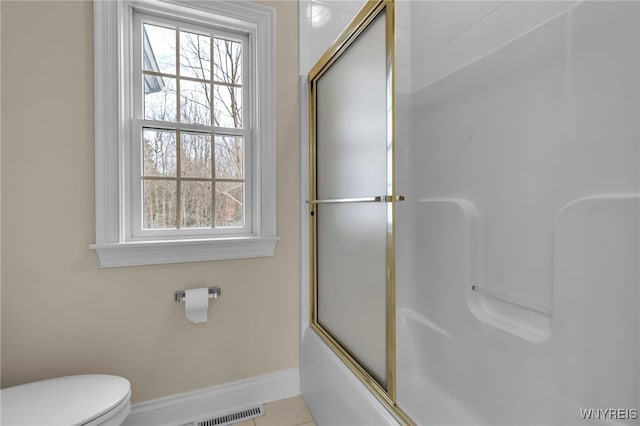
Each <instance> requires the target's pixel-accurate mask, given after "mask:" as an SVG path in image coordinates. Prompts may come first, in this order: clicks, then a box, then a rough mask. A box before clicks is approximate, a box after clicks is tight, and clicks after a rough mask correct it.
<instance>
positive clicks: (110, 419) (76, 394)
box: [0, 374, 131, 426]
mask: <svg viewBox="0 0 640 426" xmlns="http://www.w3.org/2000/svg"><path fill="white" fill-rule="evenodd" d="M130 399H131V385H130V384H129V381H128V380H127V379H124V378H122V377H118V376H109V375H105V374H83V375H79V376H67V377H59V378H57V379H49V380H42V381H39V382H33V383H27V384H24V385H19V386H13V387H10V388H6V389H2V390H1V391H0V403H1V406H0V408H1V410H0V413H1V414H0V418H1V420H0V424H1V425H3V426H27V425H28V426H72V425H74V426H75V425H83V426H97V425H102V426H119V425H121V424H122V422H123V421H124V419H125V418H126V417H127V415H128V414H129V410H130V409H131V401H130Z"/></svg>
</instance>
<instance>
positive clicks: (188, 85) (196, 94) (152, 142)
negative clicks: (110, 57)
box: [143, 26, 244, 228]
mask: <svg viewBox="0 0 640 426" xmlns="http://www.w3.org/2000/svg"><path fill="white" fill-rule="evenodd" d="M145 27H146V26H145ZM173 34H174V36H175V32H174V33H173ZM153 41H154V40H151V42H150V45H153ZM178 45H179V55H178V56H179V58H180V61H179V64H178V65H176V66H174V68H179V71H180V76H178V75H176V77H175V78H170V77H167V76H164V75H163V76H162V90H160V91H159V92H157V93H151V94H150V95H148V96H145V118H148V119H153V120H159V121H176V120H179V121H180V122H183V123H190V124H201V125H205V126H209V125H213V126H214V127H216V128H220V127H222V128H224V127H230V128H241V127H242V125H243V123H242V120H243V117H242V106H243V105H242V91H243V87H242V72H243V70H242V44H241V43H239V42H235V41H231V40H225V39H222V38H215V37H208V36H203V35H199V34H193V33H188V32H183V31H180V32H179V43H178ZM173 52H174V57H175V47H174V50H173ZM159 56H161V55H159ZM166 56H167V57H168V58H169V60H171V54H168V55H166ZM212 58H213V61H212V60H211V59H212ZM154 59H155V58H154ZM159 67H160V66H159ZM149 75H152V74H151V73H149ZM147 77H148V76H147V75H145V78H147ZM180 77H183V78H180ZM184 77H188V78H184ZM149 86H152V85H149ZM178 91H179V93H178ZM176 138H177V133H176V132H175V131H170V130H165V131H159V130H155V129H146V130H145V131H144V135H143V162H144V165H143V173H144V185H145V188H144V191H143V192H144V195H143V204H144V214H143V216H144V227H145V228H172V227H181V228H191V227H209V226H216V227H228V226H238V225H242V224H243V222H244V209H243V206H244V181H243V179H244V172H243V168H244V165H243V159H244V141H243V139H242V137H241V136H238V135H233V134H225V133H224V132H220V133H217V132H212V133H209V132H206V133H205V132H195V131H181V132H180V136H179V139H180V140H179V141H177V140H176ZM178 164H179V167H178V166H177V165H178ZM178 168H179V170H178ZM178 173H179V176H178ZM163 177H164V178H166V179H163ZM178 180H179V181H180V184H179V185H178V184H177V181H178ZM220 180H222V181H220ZM229 180H231V181H229ZM176 213H179V214H176ZM178 221H179V223H178Z"/></svg>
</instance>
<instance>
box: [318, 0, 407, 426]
mask: <svg viewBox="0 0 640 426" xmlns="http://www.w3.org/2000/svg"><path fill="white" fill-rule="evenodd" d="M383 11H384V12H386V23H385V25H386V67H387V70H386V71H387V79H386V91H387V138H386V140H387V187H388V188H389V189H390V191H391V194H387V195H386V196H385V199H384V200H376V201H384V202H386V203H387V237H386V241H387V244H386V342H387V344H386V348H387V353H386V360H387V362H386V370H387V371H386V376H387V377H386V384H387V387H386V389H385V387H383V386H382V385H381V384H380V383H378V381H377V380H376V379H375V378H374V377H373V376H372V375H371V374H370V373H369V372H368V371H367V370H366V369H365V368H363V367H362V365H360V363H358V361H357V360H356V359H355V358H354V357H353V356H352V355H351V354H350V353H349V352H348V351H347V350H346V349H345V348H344V347H343V346H342V345H341V344H340V343H338V341H336V340H335V339H334V338H333V336H331V334H330V333H329V332H328V331H327V330H326V329H325V328H324V327H323V326H322V325H320V323H319V322H318V309H317V300H318V299H317V296H318V287H317V276H318V269H317V251H316V247H317V221H316V216H315V210H316V203H315V201H316V200H317V194H316V112H315V111H316V84H317V81H318V80H319V79H320V77H322V75H323V74H324V73H325V72H326V71H327V70H328V69H329V68H330V67H331V65H332V64H333V63H334V62H335V61H336V60H337V59H338V58H339V57H340V56H341V55H342V54H343V53H344V52H345V51H346V50H347V49H348V47H349V46H350V45H351V44H352V43H353V42H354V41H355V40H356V39H357V38H358V36H359V35H360V34H362V32H363V31H364V30H365V29H366V28H367V27H368V25H369V24H370V23H371V22H373V21H374V20H375V19H376V18H377V17H378V16H379V15H380V14H381V13H382V12H383ZM395 92H396V91H395V1H394V0H369V1H367V4H366V5H365V6H363V8H362V9H361V10H360V12H358V14H357V15H356V16H355V18H354V19H353V20H352V21H351V23H350V24H349V25H348V26H347V28H346V29H345V30H344V31H343V32H342V34H341V35H340V36H339V37H338V39H337V40H336V42H335V43H334V44H333V45H332V46H331V47H330V48H329V49H328V50H327V51H326V52H325V54H324V55H323V56H322V57H321V58H320V60H319V61H318V62H317V64H316V65H315V66H314V67H313V68H312V69H311V71H310V72H309V200H310V201H309V233H310V236H309V237H310V238H309V256H310V259H309V260H310V262H309V265H310V268H309V269H310V280H309V281H310V289H309V290H310V291H309V294H310V298H309V299H310V300H309V302H310V309H309V312H310V318H309V322H310V325H311V328H312V329H313V330H314V331H315V332H316V333H317V334H318V335H319V336H320V338H322V340H323V341H324V342H325V343H326V344H327V345H328V346H329V347H330V348H331V349H332V350H333V351H334V352H335V353H336V354H337V355H338V357H339V358H340V359H341V360H342V361H343V362H344V363H345V364H346V365H347V366H348V367H349V368H350V369H351V371H353V373H354V374H355V375H356V376H357V377H358V378H359V379H360V380H361V381H362V382H363V383H364V384H365V385H366V386H367V387H368V388H369V390H371V391H372V393H373V394H374V395H375V396H376V397H377V398H378V400H380V401H381V402H382V403H383V405H385V407H386V408H387V409H388V410H389V412H390V413H391V414H392V415H393V416H394V417H395V418H396V420H398V421H399V422H400V423H401V424H409V425H412V424H414V423H413V421H412V420H411V419H410V418H409V416H407V415H406V414H405V413H404V412H403V411H402V410H401V409H400V408H399V407H398V405H397V399H396V297H395V295H396V292H395V204H396V202H397V201H400V200H402V199H404V197H399V196H398V195H397V194H396V188H395V121H396V116H395V115H396V106H395Z"/></svg>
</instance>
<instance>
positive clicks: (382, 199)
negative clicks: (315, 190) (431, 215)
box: [307, 195, 404, 204]
mask: <svg viewBox="0 0 640 426" xmlns="http://www.w3.org/2000/svg"><path fill="white" fill-rule="evenodd" d="M394 198H395V201H404V195H398V196H396V197H393V196H392V195H376V196H374V197H360V198H328V199H324V200H307V204H346V203H392V202H393V201H394Z"/></svg>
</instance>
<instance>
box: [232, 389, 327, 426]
mask: <svg viewBox="0 0 640 426" xmlns="http://www.w3.org/2000/svg"><path fill="white" fill-rule="evenodd" d="M264 412H265V414H264V416H262V417H258V418H255V419H253V420H247V421H246V422H242V423H236V425H234V426H315V425H316V424H315V423H314V422H313V418H312V417H311V413H309V409H308V408H307V406H306V404H305V403H304V399H302V396H300V395H298V396H294V397H293V398H287V399H281V400H279V401H273V402H270V403H268V404H264Z"/></svg>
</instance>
